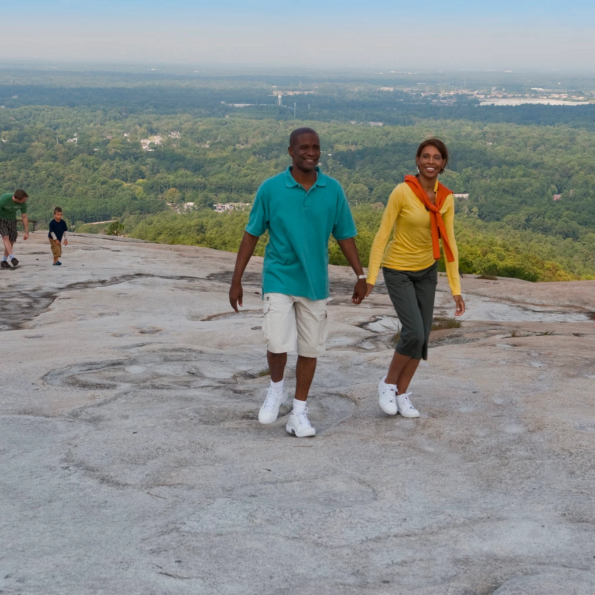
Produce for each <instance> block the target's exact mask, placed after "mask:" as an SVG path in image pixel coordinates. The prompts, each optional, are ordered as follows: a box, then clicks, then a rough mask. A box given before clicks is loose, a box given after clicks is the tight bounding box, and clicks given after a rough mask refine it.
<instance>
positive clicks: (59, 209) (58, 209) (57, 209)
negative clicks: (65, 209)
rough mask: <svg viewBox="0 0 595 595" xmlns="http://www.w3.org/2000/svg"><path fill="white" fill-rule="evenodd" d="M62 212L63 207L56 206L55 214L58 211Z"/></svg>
mask: <svg viewBox="0 0 595 595" xmlns="http://www.w3.org/2000/svg"><path fill="white" fill-rule="evenodd" d="M61 212H62V209H61V208H60V207H56V208H55V209H54V215H55V214H56V213H61Z"/></svg>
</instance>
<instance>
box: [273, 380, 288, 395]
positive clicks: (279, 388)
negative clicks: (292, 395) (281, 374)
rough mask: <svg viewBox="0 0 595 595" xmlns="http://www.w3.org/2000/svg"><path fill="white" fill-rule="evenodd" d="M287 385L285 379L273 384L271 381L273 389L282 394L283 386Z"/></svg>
mask: <svg viewBox="0 0 595 595" xmlns="http://www.w3.org/2000/svg"><path fill="white" fill-rule="evenodd" d="M284 383H285V378H282V379H281V380H279V382H273V381H272V380H271V388H272V389H274V390H276V391H279V392H281V391H282V390H283V384H284Z"/></svg>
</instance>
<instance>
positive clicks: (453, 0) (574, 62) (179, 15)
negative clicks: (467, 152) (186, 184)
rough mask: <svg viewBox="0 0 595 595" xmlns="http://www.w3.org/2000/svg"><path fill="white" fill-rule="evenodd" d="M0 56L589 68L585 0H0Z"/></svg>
mask: <svg viewBox="0 0 595 595" xmlns="http://www.w3.org/2000/svg"><path fill="white" fill-rule="evenodd" d="M0 14H1V15H2V43H1V44H0V61H13V60H19V61H20V60H24V61H37V60H41V61H43V60H52V61H53V60H67V61H117V62H125V63H129V62H151V61H163V62H177V63H190V64H217V63H219V64H259V65H276V66H278V65H295V66H345V67H349V66H354V67H382V68H392V69H394V68H408V67H409V68H427V69H441V68H504V69H515V68H539V69H549V68H578V69H583V68H589V69H593V68H595V60H593V58H594V57H595V0H589V1H587V0H566V1H561V0H540V1H536V0H492V1H491V2H486V1H485V0H483V1H482V0H474V1H469V0H443V1H442V2H428V1H426V2H423V1H418V2H409V1H408V2H399V1H398V0H393V1H388V0H367V1H362V0H341V1H339V0H301V1H291V2H290V1H289V0H276V1H273V0H258V1H251V0H243V1H242V0H211V1H209V2H206V1H204V0H193V1H189V0H188V1H187V0H160V1H155V0H99V1H98V0H92V1H91V0H61V1H50V0H45V1H44V0H10V1H7V0H0Z"/></svg>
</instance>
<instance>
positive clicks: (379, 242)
mask: <svg viewBox="0 0 595 595" xmlns="http://www.w3.org/2000/svg"><path fill="white" fill-rule="evenodd" d="M400 198H401V191H400V189H399V186H397V187H396V188H395V189H394V190H393V191H392V193H391V195H390V197H389V199H388V203H387V205H386V208H385V209H384V214H383V215H382V222H381V223H380V228H379V229H378V232H377V233H376V237H375V238H374V242H373V244H372V249H371V250H370V262H369V264H368V278H367V280H366V281H367V283H368V295H369V294H370V293H371V291H372V289H371V288H372V287H373V286H374V285H375V284H376V279H377V278H378V273H379V271H380V265H381V264H382V257H383V256H384V251H385V249H386V244H387V243H388V239H389V238H390V234H391V232H392V230H393V228H394V226H395V222H396V220H397V217H398V216H399V212H400V211H401V200H400Z"/></svg>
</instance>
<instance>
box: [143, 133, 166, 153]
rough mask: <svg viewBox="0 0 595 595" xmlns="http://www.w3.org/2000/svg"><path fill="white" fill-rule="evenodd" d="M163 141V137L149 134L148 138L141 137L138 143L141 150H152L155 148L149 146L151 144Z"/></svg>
mask: <svg viewBox="0 0 595 595" xmlns="http://www.w3.org/2000/svg"><path fill="white" fill-rule="evenodd" d="M162 143H163V137H162V136H151V137H149V138H141V139H140V145H141V147H142V149H143V151H154V150H155V149H152V148H151V145H156V146H158V145H160V144H162Z"/></svg>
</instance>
